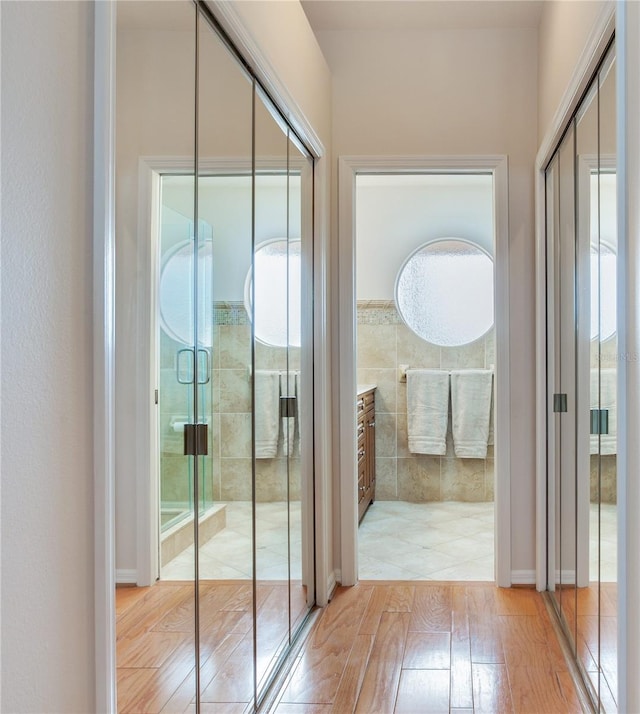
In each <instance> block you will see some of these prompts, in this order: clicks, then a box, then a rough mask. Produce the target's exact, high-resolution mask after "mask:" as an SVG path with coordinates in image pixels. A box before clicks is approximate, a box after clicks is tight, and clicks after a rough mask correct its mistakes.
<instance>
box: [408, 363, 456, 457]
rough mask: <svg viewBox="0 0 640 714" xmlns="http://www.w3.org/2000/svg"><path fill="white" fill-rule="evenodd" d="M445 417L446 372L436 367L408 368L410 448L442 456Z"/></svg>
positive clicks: (445, 447)
mask: <svg viewBox="0 0 640 714" xmlns="http://www.w3.org/2000/svg"><path fill="white" fill-rule="evenodd" d="M448 416H449V373H448V372H443V371H442V370H436V369H410V370H407V432H408V436H409V451H411V452H412V453H414V454H435V455H437V456H444V455H445V453H446V451H447V441H446V439H447V420H448Z"/></svg>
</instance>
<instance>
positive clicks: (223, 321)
mask: <svg viewBox="0 0 640 714" xmlns="http://www.w3.org/2000/svg"><path fill="white" fill-rule="evenodd" d="M213 324H214V325H248V324H250V323H249V315H247V310H246V308H245V306H244V303H243V302H226V301H219V302H216V303H214V304H213Z"/></svg>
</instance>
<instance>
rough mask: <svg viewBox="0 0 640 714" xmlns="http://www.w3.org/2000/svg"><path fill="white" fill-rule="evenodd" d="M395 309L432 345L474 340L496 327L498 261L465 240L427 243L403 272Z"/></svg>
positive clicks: (462, 342)
mask: <svg viewBox="0 0 640 714" xmlns="http://www.w3.org/2000/svg"><path fill="white" fill-rule="evenodd" d="M396 306H397V308H398V312H399V313H400V316H401V317H402V319H403V320H404V322H405V323H406V325H407V326H408V327H409V328H410V329H411V330H413V332H415V333H416V335H418V336H419V337H422V339H424V340H426V341H427V342H431V343H433V344H435V345H440V346H442V347H454V346H456V345H465V344H468V343H469V342H473V341H474V340H477V339H478V338H479V337H482V335H484V334H485V333H486V332H488V330H489V329H491V327H492V326H493V260H492V259H491V256H490V255H489V254H488V253H487V252H486V251H484V250H483V249H482V248H480V246H478V245H476V244H475V243H470V242H469V241H466V240H462V239H460V238H442V239H439V240H436V241H432V242H430V243H426V244H424V245H422V246H421V247H420V248H418V249H417V250H416V251H414V252H413V253H412V254H411V255H410V256H409V257H408V258H407V260H406V261H405V263H404V265H403V266H402V267H401V268H400V272H399V273H398V277H397V279H396Z"/></svg>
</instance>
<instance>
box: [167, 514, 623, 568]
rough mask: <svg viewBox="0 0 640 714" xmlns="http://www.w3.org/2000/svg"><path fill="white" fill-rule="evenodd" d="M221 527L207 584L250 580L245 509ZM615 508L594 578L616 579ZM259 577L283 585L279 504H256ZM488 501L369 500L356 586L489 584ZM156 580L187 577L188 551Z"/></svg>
mask: <svg viewBox="0 0 640 714" xmlns="http://www.w3.org/2000/svg"><path fill="white" fill-rule="evenodd" d="M226 508H227V527H226V528H225V529H224V530H223V531H221V532H220V533H218V534H217V535H215V536H214V537H213V538H211V539H210V540H209V541H208V542H207V543H205V544H204V545H202V546H201V548H200V574H201V577H202V578H204V579H207V580H217V579H248V578H250V577H251V504H250V503H248V502H238V501H235V502H229V503H227V504H226ZM616 510H617V509H616V506H611V505H604V504H603V505H602V506H601V512H600V517H601V523H600V531H601V548H600V557H601V563H600V572H601V578H602V581H603V582H615V580H616V520H617V519H616ZM256 514H257V526H256V532H257V538H258V542H259V546H258V550H257V575H258V579H264V580H284V579H286V578H287V577H288V568H287V547H288V546H287V529H286V517H287V509H286V504H285V503H283V502H278V503H259V504H257V506H256ZM290 517H291V555H292V564H291V568H292V569H291V575H292V577H293V578H294V579H296V578H300V577H301V522H300V504H299V503H292V504H291V516H290ZM597 518H598V510H597V507H596V506H595V505H593V504H592V506H591V522H590V540H591V543H590V576H591V580H595V579H596V577H597V567H598V549H597V534H598V530H597ZM493 531H494V507H493V503H484V502H483V503H462V502H453V501H451V502H446V501H445V502H437V503H406V502H404V501H376V502H375V503H374V504H373V505H372V506H371V507H370V508H369V510H368V511H367V513H366V515H365V517H364V518H363V520H362V523H361V524H360V528H359V531H358V566H359V578H360V579H361V580H477V581H493V580H494V555H493V554H494V540H493ZM161 579H162V580H192V579H193V546H191V547H190V548H187V549H186V550H185V551H183V552H182V553H180V555H178V556H177V557H176V558H174V559H173V560H172V561H171V562H170V563H168V564H167V565H166V566H164V567H163V568H162V570H161Z"/></svg>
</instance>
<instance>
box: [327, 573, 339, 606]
mask: <svg viewBox="0 0 640 714" xmlns="http://www.w3.org/2000/svg"><path fill="white" fill-rule="evenodd" d="M339 582H340V571H339V570H332V571H331V572H330V573H329V577H328V579H327V594H328V597H327V600H328V601H329V602H330V601H331V598H332V597H333V591H334V590H335V589H336V588H337V587H338V583H339Z"/></svg>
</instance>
